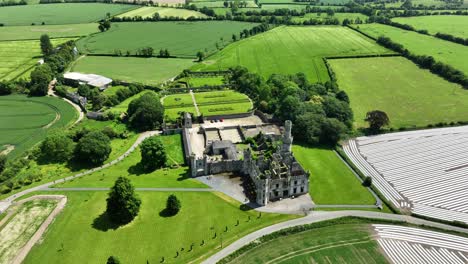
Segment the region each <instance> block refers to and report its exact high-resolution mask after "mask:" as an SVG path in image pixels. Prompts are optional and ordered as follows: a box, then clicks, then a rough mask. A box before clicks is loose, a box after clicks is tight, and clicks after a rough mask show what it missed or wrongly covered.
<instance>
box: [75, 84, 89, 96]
mask: <svg viewBox="0 0 468 264" xmlns="http://www.w3.org/2000/svg"><path fill="white" fill-rule="evenodd" d="M78 94H79V95H81V96H84V97H86V98H89V97H90V95H91V90H90V89H89V86H88V85H86V84H82V85H80V86H78Z"/></svg>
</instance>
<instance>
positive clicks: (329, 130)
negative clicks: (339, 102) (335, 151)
mask: <svg viewBox="0 0 468 264" xmlns="http://www.w3.org/2000/svg"><path fill="white" fill-rule="evenodd" d="M346 131H347V127H346V125H345V124H343V123H342V122H340V121H339V120H338V119H336V118H327V119H325V121H324V122H323V123H322V131H321V137H320V142H321V143H327V144H331V145H332V146H334V145H335V144H336V143H337V142H338V140H340V138H341V136H342V135H343V134H345V133H346Z"/></svg>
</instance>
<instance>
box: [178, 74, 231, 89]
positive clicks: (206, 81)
mask: <svg viewBox="0 0 468 264" xmlns="http://www.w3.org/2000/svg"><path fill="white" fill-rule="evenodd" d="M180 81H186V82H188V84H189V85H190V87H202V86H205V85H207V86H214V85H223V84H224V77H223V76H213V77H186V78H183V79H180Z"/></svg>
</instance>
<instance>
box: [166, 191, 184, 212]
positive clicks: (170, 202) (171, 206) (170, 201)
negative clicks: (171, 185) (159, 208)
mask: <svg viewBox="0 0 468 264" xmlns="http://www.w3.org/2000/svg"><path fill="white" fill-rule="evenodd" d="M180 208H181V204H180V201H179V199H177V196H175V195H174V194H171V195H169V197H168V198H167V202H166V211H167V213H168V214H169V215H176V214H177V213H178V212H179V211H180Z"/></svg>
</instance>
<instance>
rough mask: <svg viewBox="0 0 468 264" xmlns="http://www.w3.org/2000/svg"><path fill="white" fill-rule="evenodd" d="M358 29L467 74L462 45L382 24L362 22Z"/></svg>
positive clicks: (466, 53) (467, 55) (466, 56)
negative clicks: (384, 38)
mask: <svg viewBox="0 0 468 264" xmlns="http://www.w3.org/2000/svg"><path fill="white" fill-rule="evenodd" d="M356 27H357V26H356ZM359 29H360V30H362V31H363V32H365V33H367V34H370V35H371V36H374V37H379V36H382V35H384V36H386V37H389V38H390V39H392V40H393V41H394V42H397V43H399V44H401V45H403V46H404V47H405V48H407V49H408V50H409V51H410V52H411V53H414V54H416V55H430V56H432V57H434V59H435V60H437V61H441V62H444V63H447V64H449V65H451V66H453V67H455V68H456V69H458V70H460V71H463V72H464V73H465V74H468V63H466V58H468V49H467V48H466V47H464V46H463V45H460V44H457V43H453V42H450V41H445V40H442V39H438V38H435V37H432V36H427V35H423V34H419V33H416V32H413V31H408V30H403V29H399V28H396V27H392V26H387V25H382V24H363V25H359Z"/></svg>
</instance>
